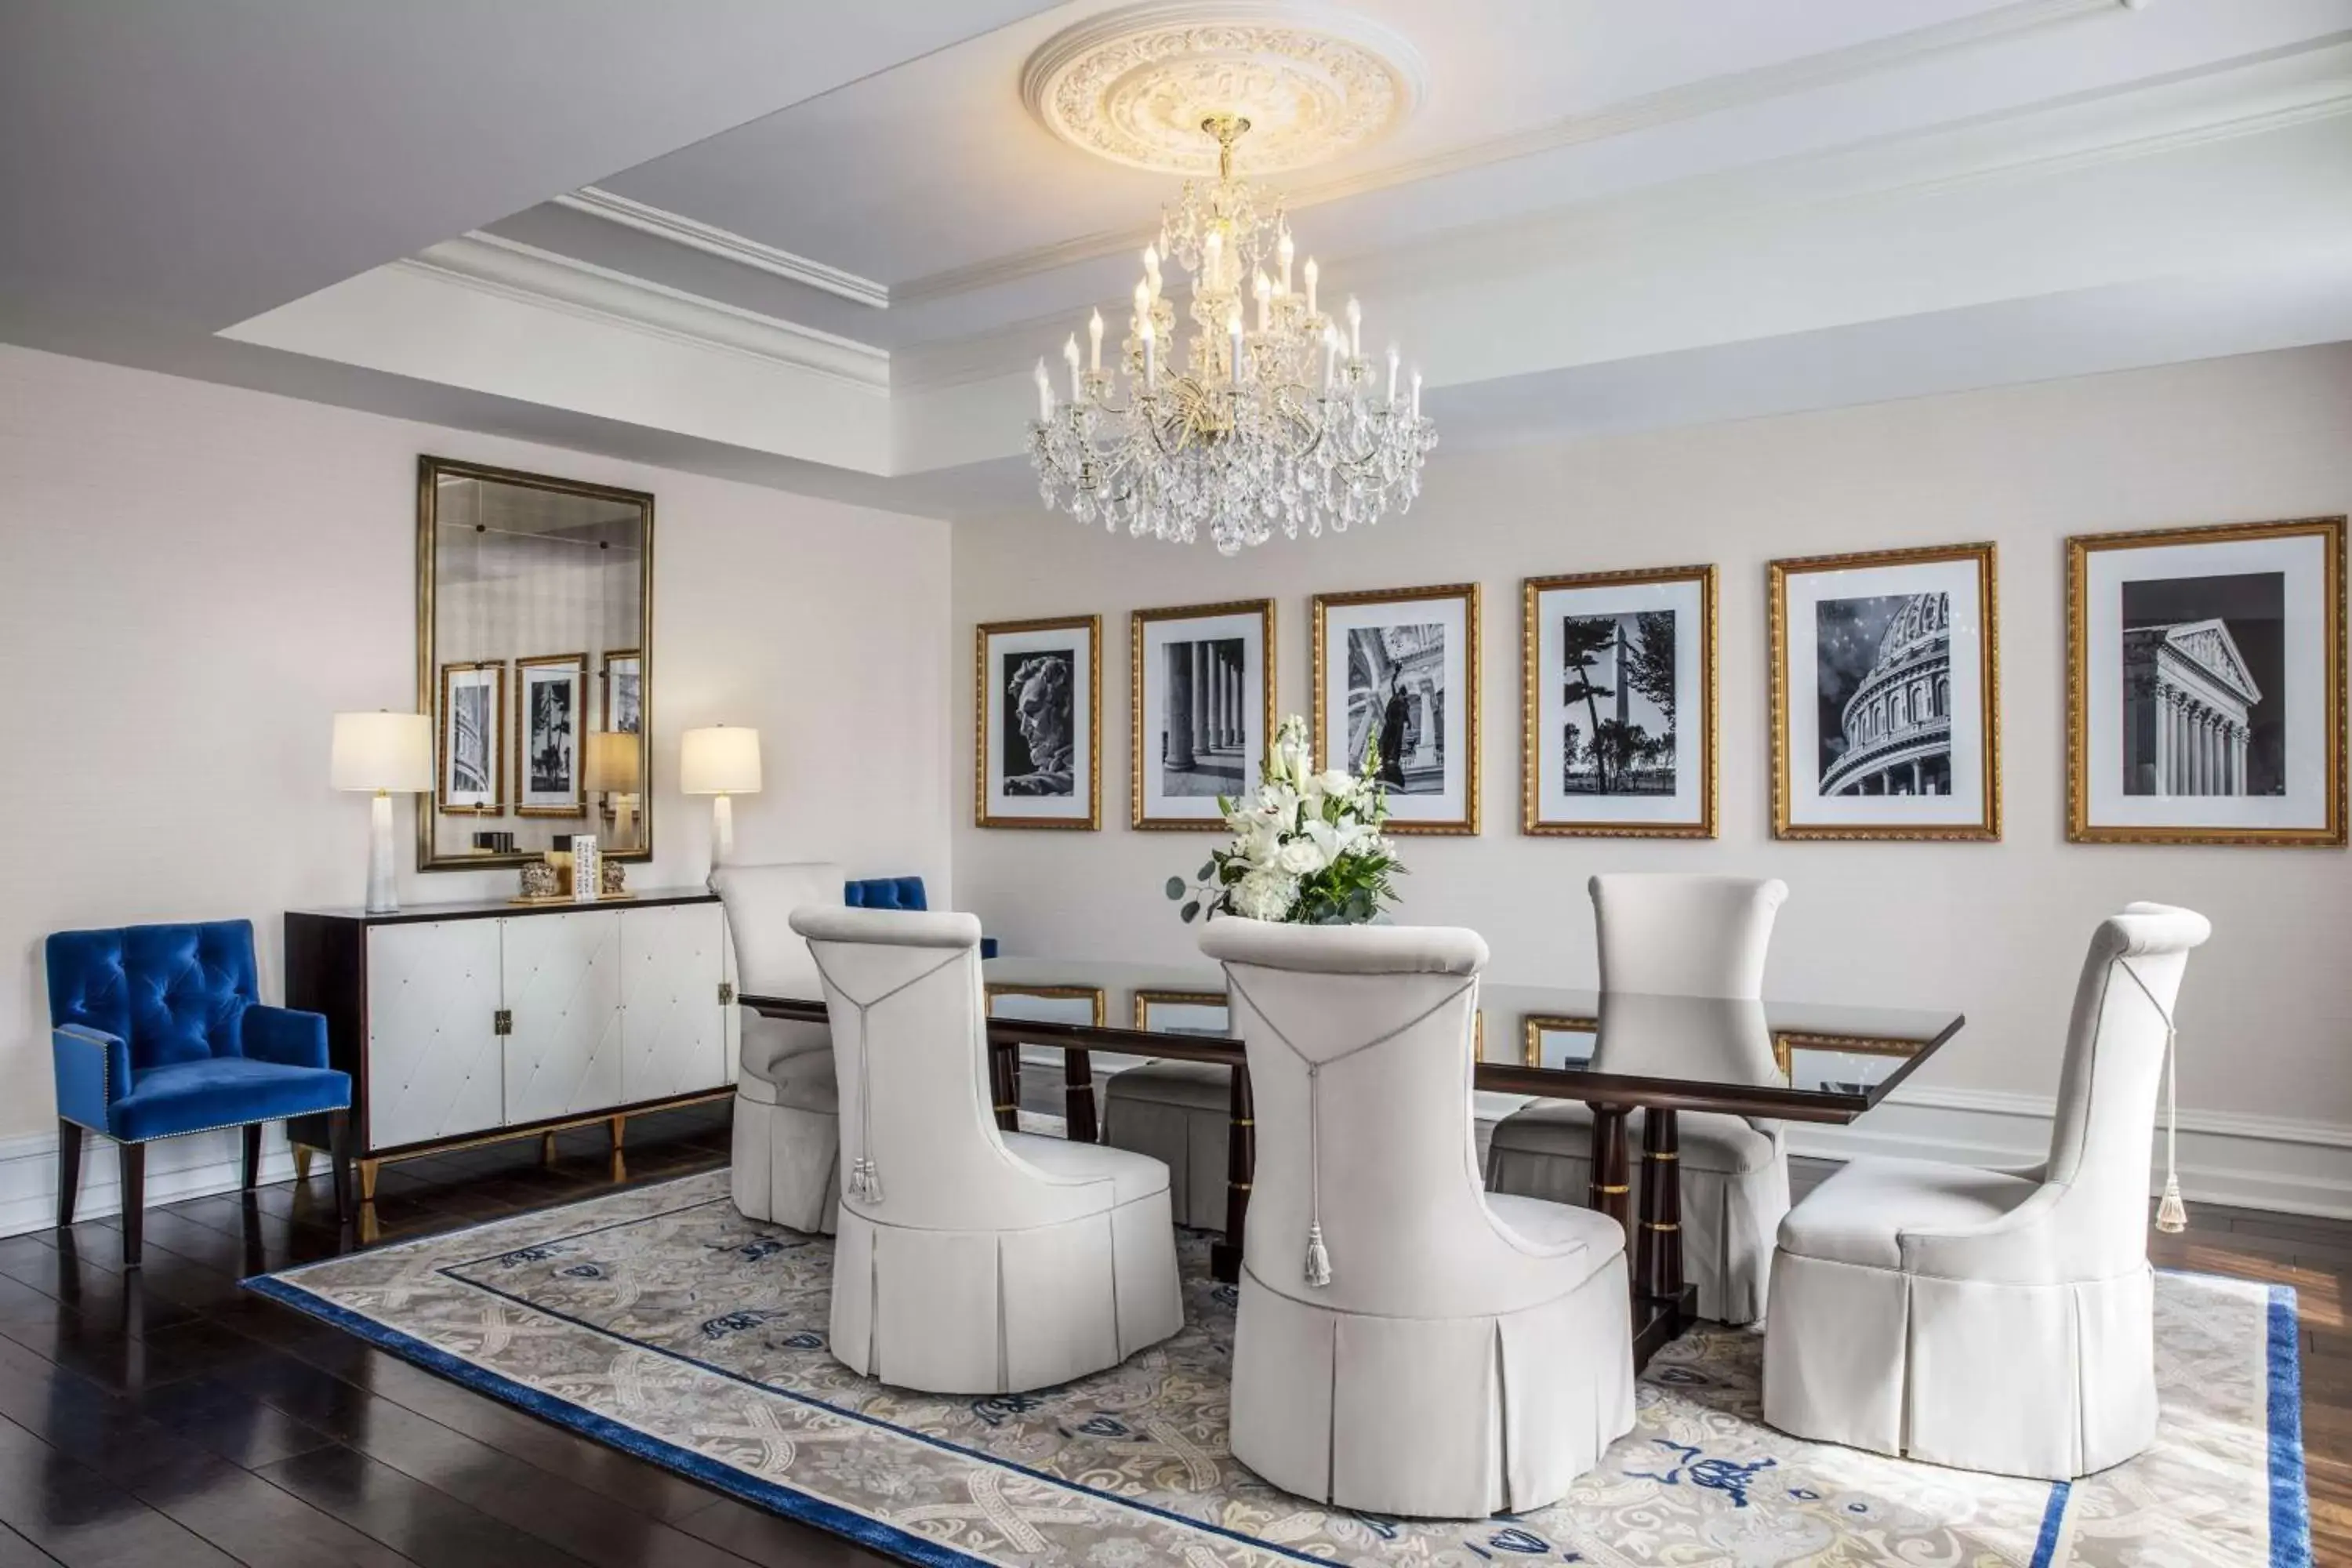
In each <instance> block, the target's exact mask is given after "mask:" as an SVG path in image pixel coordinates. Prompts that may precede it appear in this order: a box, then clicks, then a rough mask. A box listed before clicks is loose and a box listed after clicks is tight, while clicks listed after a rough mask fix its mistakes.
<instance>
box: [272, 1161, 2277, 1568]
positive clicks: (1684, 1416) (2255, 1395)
mask: <svg viewBox="0 0 2352 1568" xmlns="http://www.w3.org/2000/svg"><path fill="white" fill-rule="evenodd" d="M1207 1250H1208V1249H1207V1244H1206V1241H1205V1239H1203V1238H1200V1237H1187V1238H1186V1239H1185V1242H1184V1248H1183V1261H1184V1267H1185V1273H1186V1292H1187V1302H1186V1304H1187V1322H1186V1326H1185V1329H1184V1331H1183V1332H1182V1333H1181V1334H1179V1335H1178V1336H1177V1337H1176V1338H1175V1339H1173V1340H1171V1341H1170V1342H1167V1343H1166V1344H1163V1345H1160V1346H1158V1347H1156V1348H1154V1349H1153V1350H1151V1351H1149V1352H1145V1353H1144V1354H1142V1355H1139V1356H1137V1357H1135V1358H1134V1359H1133V1360H1131V1361H1129V1363H1126V1364H1125V1365H1123V1366H1120V1367H1118V1368H1116V1369H1114V1370H1112V1371H1110V1372H1108V1373H1103V1374H1101V1375H1100V1376H1097V1377H1092V1378H1087V1379H1086V1380H1084V1381H1082V1382H1079V1383H1075V1384H1068V1385H1066V1386H1065V1387H1061V1388H1055V1389H1049V1390H1046V1391H1045V1392H1042V1393H1038V1394H1016V1395H1008V1396H1004V1397H999V1398H986V1399H970V1398H946V1397H940V1396H934V1395H927V1394H912V1393H909V1392H907V1391H905V1390H902V1389H894V1388H888V1387H885V1386H883V1385H882V1384H877V1383H873V1382H870V1381H868V1380H866V1379H865V1378H861V1377H858V1376H856V1374H854V1373H850V1372H849V1371H848V1370H847V1369H846V1368H845V1367H843V1366H842V1365H841V1364H840V1363H837V1362H835V1361H834V1360H833V1358H832V1357H831V1356H829V1355H828V1354H826V1353H825V1349H824V1332H825V1321H826V1300H827V1292H828V1290H829V1289H830V1282H831V1268H832V1249H831V1247H830V1245H829V1244H828V1243H827V1242H826V1241H825V1240H824V1238H822V1237H807V1236H803V1235H800V1234H798V1233H796V1232H793V1231H788V1230H784V1229H782V1228H780V1227H777V1226H766V1225H761V1224H758V1223H755V1222H753V1221H750V1220H746V1219H744V1218H743V1217H742V1216H741V1215H738V1214H737V1213H736V1212H735V1210H734V1208H733V1207H732V1206H731V1205H730V1204H729V1203H728V1201H727V1198H726V1177H725V1173H723V1172H722V1173H711V1174H707V1175H701V1176H694V1177H689V1178H688V1179H686V1180H684V1181H679V1182H672V1183H667V1184H662V1185H659V1186H653V1187H644V1188H638V1189H635V1190H633V1191H629V1192H625V1193H621V1194H614V1195H613V1196H610V1197H604V1198H598V1199H594V1200H592V1201H590V1202H587V1203H582V1204H577V1205H571V1206H569V1207H565V1208H560V1209H552V1210H548V1211H545V1212H542V1213H539V1214H534V1215H523V1216H520V1217H518V1218H515V1219H510V1220H501V1221H498V1222H495V1223H493V1224H489V1225H486V1226H478V1227H476V1228H473V1229H470V1230H465V1231H459V1232H456V1233H453V1234H448V1235H443V1236H436V1237H427V1238H425V1239H422V1240H417V1241H411V1242H406V1243H403V1244H400V1245H396V1246H391V1247H380V1248H378V1249H376V1250H374V1251H372V1252H362V1253H358V1254H355V1255H352V1256H351V1257H347V1258H336V1259H333V1260H331V1261H329V1262H325V1263H319V1264H314V1265H311V1266H310V1267H308V1268H298V1269H293V1270H289V1271H288V1272H286V1273H283V1274H278V1275H273V1276H268V1277H266V1278H261V1279H254V1280H251V1281H248V1284H249V1285H250V1287H251V1288H252V1289H256V1290H259V1291H262V1292H264V1293H266V1294H268V1295H269V1296H271V1297H273V1298H275V1299H277V1300H280V1301H284V1302H287V1303H289V1304H290V1305H292V1306H296V1307H299V1308H301V1309H302V1310H306V1311H310V1312H313V1313H316V1314H317V1315H319V1316H320V1317H322V1318H324V1319H326V1320H327V1321H331V1322H333V1323H335V1324H337V1325H339V1326H341V1327H342V1328H345V1329H347V1330H349V1331H352V1332H353V1333H356V1334H359V1335H362V1337H364V1338H366V1339H368V1340H370V1341H372V1342H374V1343H376V1344H379V1345H381V1346H383V1347H384V1348H386V1349H387V1350H390V1351H392V1352H395V1353H397V1354H400V1355H403V1356H405V1357H408V1358H409V1359H411V1360H414V1361H415V1362H417V1363H421V1364H423V1365H425V1366H427V1367H430V1368H432V1369H433V1370H435V1371H436V1372H439V1373H443V1374H445V1375H446V1376H448V1377H451V1378H454V1379H456V1380H457V1381H458V1382H461V1383H464V1384H467V1385H469V1386H471V1387H474V1388H477V1389H480V1390H482V1391H483V1392H485V1393H488V1394H493V1395H495V1396H497V1397H499V1398H501V1399H504V1400H507V1401H509V1402H511V1403H513V1404H515V1405H520V1406H522V1407H523V1408H525V1409H528V1410H530V1411H532V1412H534V1413H536V1414H538V1415H543V1416H545V1417H547V1418H549V1419H551V1420H553V1421H557V1422H560V1423H562V1424H563V1425H565V1426H571V1427H573V1428H574V1429H576V1430H579V1431H582V1432H584V1433H587V1434H589V1435H591V1436H594V1437H596V1438H598V1439H599V1440H601V1441H604V1442H606V1443H610V1444H612V1445H613V1446H614V1447H620V1448H624V1449H626V1450H628V1451H629V1452H631V1453H635V1454H638V1455H641V1456H643V1457H645V1458H648V1459H651V1460H654V1461H655V1462H657V1463H660V1464H663V1465H666V1466H667V1467H669V1468H674V1469H676V1470H678V1471H680V1472H682V1473H684V1474H687V1475H689V1476H692V1477H694V1478H696V1479H698V1480H701V1481H703V1482H706V1483H708V1484H709V1485H711V1486H714V1487H716V1488H719V1489H722V1490H725V1491H727V1492H730V1493H732V1494H734V1495H736V1496H739V1497H741V1498H744V1499H747V1500H751V1501H754V1502H757V1503H759V1504H761V1505H762V1506H764V1507H767V1508H771V1509H773V1510H776V1511H777V1512H780V1513H784V1514H789V1515H792V1516H793V1517H795V1518H799V1519H804V1520H808V1521H812V1522H814V1523H816V1524H818V1525H821V1526H823V1527H824V1528H825V1529H828V1530H832V1531H836V1532H838V1533H840V1534H842V1535H845V1536H848V1537H851V1538H852V1539H855V1540H856V1541H859V1542H864V1543H866V1544H867V1545H869V1546H872V1547H874V1548H875V1549H876V1550H877V1551H879V1552H885V1553H887V1554H889V1555H892V1556H896V1557H898V1558H901V1559H903V1560H905V1561H908V1562H911V1563H942V1564H970V1563H997V1564H1024V1565H1027V1564H1044V1563H1054V1564H1076V1565H1083V1568H1149V1565H1151V1564H1159V1563H1171V1564H1181V1565H1182V1568H1223V1565H1227V1564H1233V1565H1240V1564H1250V1565H1256V1564H1274V1563H1291V1562H1301V1561H1304V1562H1312V1563H1351V1564H1363V1565H1366V1568H1391V1565H1397V1564H1412V1565H1413V1568H1454V1565H1457V1564H1458V1565H1462V1568H1469V1565H1472V1564H1477V1563H1517V1562H1521V1561H1525V1562H1550V1563H1586V1564H1594V1565H1606V1568H1633V1565H1635V1564H1655V1563H1673V1564H1675V1565H1677V1568H1780V1565H1782V1564H1791V1565H1794V1564H1803V1565H1805V1568H1847V1565H1861V1564H1888V1565H1898V1564H1899V1565H1902V1568H1993V1565H1997V1564H2017V1565H2021V1568H2022V1565H2032V1568H2058V1565H2060V1564H2081V1565H2107V1564H2113V1565H2116V1568H2122V1565H2124V1564H2163V1565H2166V1568H2224V1565H2227V1568H2305V1565H2306V1564H2307V1563H2309V1558H2310V1547H2309V1532H2308V1527H2307V1516H2306V1514H2305V1495H2304V1479H2303V1454H2302V1447H2301V1442H2300V1438H2299V1436H2298V1431H2299V1411H2298V1410H2297V1407H2296V1386H2297V1385H2296V1377H2297V1373H2296V1360H2295V1335H2294V1304H2293V1300H2292V1298H2291V1296H2289V1295H2288V1293H2287V1292H2285V1291H2284V1290H2273V1289H2268V1288H2265V1287H2263V1286H2260V1285H2252V1284H2247V1283H2244V1282H2242V1281H2236V1280H2227V1279H2212V1278H2209V1277H2205V1276H2200V1275H2178V1274H2167V1275H2164V1276H2161V1277H2160V1278H2159V1279H2158V1289H2157V1333H2158V1373H2159V1377H2160V1380H2161V1384H2162V1391H2163V1399H2164V1430H2163V1436H2162V1437H2161V1438H2160V1439H2159V1441H2158V1445H2157V1447H2155V1448H2154V1449H2153V1450H2152V1451H2150V1452H2149V1453H2147V1454H2145V1455H2143V1456H2141V1457H2140V1458H2137V1459H2135V1460H2133V1461H2132V1462H2131V1463H2129V1464H2126V1465H2122V1466H2119V1467H2117V1468H2115V1469H2113V1470H2109V1471H2107V1472H2105V1474H2103V1475H2098V1476H2095V1477H2092V1478H2090V1479H2086V1480H2083V1481H2079V1482H2076V1483H2074V1484H2073V1485H2071V1486H2056V1487H2053V1486H2050V1485H2047V1484H2045V1483H2041V1482H2029V1481H2018V1480H2009V1479H2000V1478H1995V1477H1987V1476H1978V1475H1971V1474H1968V1473H1965V1472H1961V1471H1957V1470H1948V1469H1940V1468H1936V1467H1933V1466H1928V1465H1917V1464H1911V1463H1907V1462H1905V1461H1901V1460H1895V1459H1887V1458H1879V1457H1877V1456H1874V1455H1868V1454H1861V1453H1856V1452H1853V1451H1852V1450H1849V1449H1843V1448H1837V1447H1827V1446H1822V1445H1817V1444H1810V1443H1802V1442H1799V1441H1797V1440H1795V1439H1793V1438H1790V1437H1785V1436H1781V1435H1780V1434H1779V1433H1777V1432H1774V1431H1772V1430H1771V1429H1769V1427H1767V1426H1764V1425H1763V1424H1762V1423H1761V1421H1760V1420H1759V1415H1758V1411H1759V1384H1758V1367H1759V1359H1760V1357H1759V1351H1760V1348H1761V1344H1760V1341H1759V1337H1758V1336H1757V1335H1756V1334H1754V1333H1751V1332H1747V1331H1734V1330H1726V1329H1716V1330H1706V1331H1699V1332H1696V1333H1693V1334H1690V1335H1686V1336H1685V1338H1684V1339H1682V1340H1681V1341H1680V1342H1677V1343H1675V1345H1673V1346H1671V1347H1669V1348H1668V1349H1667V1350H1666V1351H1665V1352H1664V1353H1663V1354H1661V1355H1660V1356H1659V1357H1658V1359H1657V1360H1656V1361H1655V1362H1654V1363H1652V1364H1651V1366H1650V1368H1649V1371H1648V1373H1646V1374H1645V1376H1644V1377H1643V1383H1642V1388H1641V1417H1640V1424H1639V1425H1638V1426H1636V1427H1635V1429H1634V1430H1633V1432H1632V1433H1631V1434H1630V1435H1628V1436H1626V1437H1624V1438H1623V1439H1622V1441H1620V1442H1619V1443H1618V1444H1617V1445H1616V1446H1615V1447H1612V1449H1611V1450H1610V1451H1609V1454H1608V1456H1607V1458H1606V1460H1605V1462H1604V1463H1603V1464H1602V1465H1601V1467H1600V1468H1598V1469H1597V1470H1595V1471H1594V1472H1593V1473H1592V1474H1591V1475H1589V1476H1586V1477H1585V1478H1584V1479H1582V1480H1580V1482H1579V1483H1578V1484H1577V1486H1576V1488H1575V1489H1574V1490H1573V1491H1572V1492H1571V1493H1570V1495H1569V1496H1568V1497H1567V1498H1566V1499H1564V1500H1561V1501H1560V1502H1559V1503H1557V1504H1554V1505H1553V1506H1551V1507H1549V1508H1545V1509H1542V1510H1538V1511H1536V1512H1533V1513H1529V1514H1525V1515H1521V1516H1518V1517H1516V1518H1508V1519H1504V1518H1496V1519H1486V1520H1467V1521H1454V1522H1433V1521H1399V1520H1390V1519H1382V1518H1376V1517H1371V1516H1368V1515H1363V1514H1357V1513H1349V1512H1335V1511H1332V1510H1327V1509H1324V1508H1322V1507H1319V1506H1318V1505H1316V1504H1314V1503H1311V1502H1308V1501H1306V1500H1302V1499H1299V1498H1295V1497H1292V1496H1290V1495H1288V1494H1287V1493H1284V1492H1280V1491H1276V1490H1275V1489H1272V1488H1271V1487H1268V1486H1266V1485H1265V1483H1264V1482H1262V1481H1260V1480H1258V1479H1256V1478H1255V1476H1253V1475H1252V1474H1251V1473H1250V1472H1249V1471H1248V1470H1247V1469H1245V1468H1243V1467H1242V1466H1241V1465H1239V1464H1237V1463H1236V1462H1235V1461H1234V1459H1233V1458H1232V1457H1231V1456H1230V1455H1229V1454H1228V1453H1227V1452H1226V1450H1225V1402H1226V1382H1227V1379H1226V1366H1227V1355H1228V1352H1229V1349H1230V1347H1231V1343H1232V1335H1233V1322H1234V1315H1233V1313H1234V1308H1233V1303H1234V1293H1233V1290H1232V1288H1231V1287H1228V1286H1221V1285H1217V1284H1214V1283H1213V1282H1212V1281H1210V1280H1209V1279H1208V1278H1207V1269H1206V1260H1207Z"/></svg>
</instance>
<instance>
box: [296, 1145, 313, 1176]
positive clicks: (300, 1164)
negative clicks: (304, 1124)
mask: <svg viewBox="0 0 2352 1568" xmlns="http://www.w3.org/2000/svg"><path fill="white" fill-rule="evenodd" d="M310 1154H311V1149H310V1145H309V1144H308V1143H297V1144H295V1145H294V1180H295V1182H296V1183H297V1184H300V1183H303V1182H308V1181H309V1180H310Z"/></svg>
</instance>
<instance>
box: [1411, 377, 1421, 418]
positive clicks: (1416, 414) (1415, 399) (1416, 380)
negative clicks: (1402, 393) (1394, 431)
mask: <svg viewBox="0 0 2352 1568" xmlns="http://www.w3.org/2000/svg"><path fill="white" fill-rule="evenodd" d="M1412 416H1413V418H1415V419H1416V420H1417V419H1419V418H1420V417H1421V367H1420V366H1418V365H1416V366H1414V367H1413V372H1412Z"/></svg>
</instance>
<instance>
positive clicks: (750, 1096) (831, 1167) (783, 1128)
mask: <svg viewBox="0 0 2352 1568" xmlns="http://www.w3.org/2000/svg"><path fill="white" fill-rule="evenodd" d="M824 1065H825V1066H826V1067H828V1068H830V1067H831V1066H832V1065H833V1064H832V1062H831V1061H830V1059H827V1060H826V1061H825V1062H824ZM728 1175H729V1183H730V1186H731V1188H732V1195H733V1197H734V1200H735V1207H736V1208H737V1209H738V1210H739V1211H740V1212H741V1213H742V1215H744V1216H745V1217H746V1218H748V1219H761V1220H767V1221H770V1222H772V1223H773V1224H776V1225H782V1226H791V1227H792V1228H793V1229H794V1230H798V1231H806V1232H808V1233H810V1234H811V1235H818V1236H831V1235H832V1234H833V1229H834V1212H835V1208H836V1207H837V1206H838V1205H839V1203H840V1201H841V1118H840V1117H839V1116H838V1115H837V1114H835V1112H833V1111H830V1110H806V1109H804V1108H803V1107H800V1106H794V1105H779V1104H777V1103H776V1086H775V1085H774V1084H772V1083H769V1082H767V1081H766V1080H765V1079H758V1078H753V1077H752V1076H751V1075H750V1074H749V1073H746V1074H745V1075H744V1076H743V1077H742V1078H740V1079H738V1080H736V1085H735V1128H734V1157H733V1162H732V1166H731V1169H730V1171H729V1173H728Z"/></svg>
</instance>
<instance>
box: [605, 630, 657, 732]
mask: <svg viewBox="0 0 2352 1568" xmlns="http://www.w3.org/2000/svg"><path fill="white" fill-rule="evenodd" d="M645 668H646V666H645V659H644V658H643V657H642V656H641V655H640V654H639V653H638V652H637V650H636V649H635V648H633V647H616V648H614V649H613V650H612V651H611V652H610V653H607V654H606V655H605V656H604V668H603V669H601V670H600V671H598V672H597V678H596V680H597V685H598V687H599V688H600V689H601V695H600V696H599V698H598V700H597V707H598V710H599V712H598V719H599V721H600V722H599V724H598V728H600V729H604V730H611V731H616V732H618V733H620V734H624V735H642V734H644V733H645V728H646V705H645Z"/></svg>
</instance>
